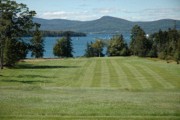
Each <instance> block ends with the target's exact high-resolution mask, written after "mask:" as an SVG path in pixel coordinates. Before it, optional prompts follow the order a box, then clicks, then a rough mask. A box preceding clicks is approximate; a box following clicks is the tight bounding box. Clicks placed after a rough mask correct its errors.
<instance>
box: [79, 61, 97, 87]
mask: <svg viewBox="0 0 180 120" xmlns="http://www.w3.org/2000/svg"><path fill="white" fill-rule="evenodd" d="M88 62H90V64H89V65H88V67H86V69H85V71H84V73H82V76H81V77H80V79H81V81H82V83H81V87H82V88H83V87H90V86H91V83H92V79H93V76H94V68H95V66H96V60H91V61H88Z"/></svg>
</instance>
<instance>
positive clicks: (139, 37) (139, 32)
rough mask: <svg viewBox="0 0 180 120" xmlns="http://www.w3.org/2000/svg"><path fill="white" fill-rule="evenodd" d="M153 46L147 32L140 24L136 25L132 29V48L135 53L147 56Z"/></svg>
mask: <svg viewBox="0 0 180 120" xmlns="http://www.w3.org/2000/svg"><path fill="white" fill-rule="evenodd" d="M150 48H151V45H150V42H149V41H148V39H147V38H146V36H145V32H144V31H143V29H141V27H140V26H138V25H135V26H134V27H133V28H132V30H131V42H130V50H131V53H132V54H133V55H137V56H141V57H145V56H147V54H148V53H149V50H150Z"/></svg>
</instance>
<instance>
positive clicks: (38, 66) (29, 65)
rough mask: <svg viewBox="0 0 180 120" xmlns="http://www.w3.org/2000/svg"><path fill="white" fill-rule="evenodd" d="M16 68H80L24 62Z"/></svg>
mask: <svg viewBox="0 0 180 120" xmlns="http://www.w3.org/2000/svg"><path fill="white" fill-rule="evenodd" d="M14 68H15V69H55V68H57V69H58V68H79V66H52V65H31V64H22V65H17V66H16V67H14Z"/></svg>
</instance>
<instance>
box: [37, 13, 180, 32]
mask: <svg viewBox="0 0 180 120" xmlns="http://www.w3.org/2000/svg"><path fill="white" fill-rule="evenodd" d="M175 21H176V22H175ZM34 22H37V23H40V24H41V30H53V31H57V30H58V31H67V30H70V31H75V32H85V33H122V34H129V33H130V32H131V29H132V27H133V26H134V25H136V24H137V25H139V26H141V27H142V28H143V29H144V31H145V32H146V33H147V34H150V33H154V32H157V31H158V30H159V29H161V30H168V28H174V25H175V23H176V28H177V29H178V30H180V20H173V19H162V20H157V21H150V22H149V21H148V22H132V21H128V20H124V19H121V18H116V17H111V16H104V17H102V18H100V19H97V20H92V21H73V20H65V19H52V20H47V19H41V18H34Z"/></svg>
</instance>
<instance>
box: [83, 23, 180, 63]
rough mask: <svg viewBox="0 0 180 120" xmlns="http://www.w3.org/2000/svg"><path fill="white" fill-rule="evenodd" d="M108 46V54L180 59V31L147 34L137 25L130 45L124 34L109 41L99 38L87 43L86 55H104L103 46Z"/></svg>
mask: <svg viewBox="0 0 180 120" xmlns="http://www.w3.org/2000/svg"><path fill="white" fill-rule="evenodd" d="M104 46H106V47H107V53H106V54H107V55H108V56H130V55H135V56H139V57H154V58H160V59H165V60H167V62H168V60H175V61H176V62H177V64H179V61H180V32H178V31H177V30H176V29H169V30H168V31H161V30H159V32H157V33H154V34H152V35H150V36H146V34H145V32H144V30H143V29H142V28H141V27H140V26H138V25H135V26H134V27H133V28H132V30H131V42H130V44H129V46H128V45H127V43H126V42H125V41H124V38H123V35H115V36H113V37H112V38H111V39H110V40H109V42H108V43H103V41H102V40H97V41H95V42H94V43H92V42H91V43H87V48H86V50H85V56H86V57H97V56H104V55H103V53H102V51H103V47H104Z"/></svg>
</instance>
